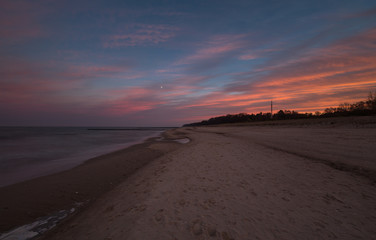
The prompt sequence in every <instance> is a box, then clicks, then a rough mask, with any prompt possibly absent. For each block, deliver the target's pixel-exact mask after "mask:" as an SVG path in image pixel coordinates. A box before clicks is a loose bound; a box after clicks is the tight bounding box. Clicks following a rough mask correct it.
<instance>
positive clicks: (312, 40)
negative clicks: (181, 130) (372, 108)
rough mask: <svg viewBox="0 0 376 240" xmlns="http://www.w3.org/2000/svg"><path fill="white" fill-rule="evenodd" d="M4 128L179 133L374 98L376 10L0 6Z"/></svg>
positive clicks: (17, 2)
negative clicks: (238, 116) (207, 122)
mask: <svg viewBox="0 0 376 240" xmlns="http://www.w3.org/2000/svg"><path fill="white" fill-rule="evenodd" d="M0 36H1V37H0V51H1V54H0V61H1V64H0V126H1V125H5V126H9V125H15V126H17V125H18V126H180V125H182V124H184V123H190V122H195V121H201V120H204V119H207V118H210V117H213V116H219V115H224V114H228V113H241V112H246V113H258V112H260V111H262V112H267V111H269V108H270V107H269V104H270V101H271V100H273V102H274V105H275V109H277V110H279V109H290V110H297V111H299V112H314V111H323V110H324V109H325V108H326V107H331V106H337V105H338V104H340V103H342V102H350V103H351V102H355V101H360V100H364V99H366V97H367V95H368V92H370V91H375V90H376V1H375V0H370V1H366V0H357V1H354V0H338V1H319V0H316V1H302V0H297V1H265V0H263V1H253V0H246V1H236V0H232V1H221V0H216V1H204V0H200V1H194V0H190V1H163V0H161V1H142V0H139V1H120V0H119V1H95V0H88V1H80V0H75V1H69V0H68V1H53V0H33V1H30V0H1V1H0Z"/></svg>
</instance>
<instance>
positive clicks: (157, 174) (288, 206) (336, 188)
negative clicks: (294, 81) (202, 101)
mask: <svg viewBox="0 0 376 240" xmlns="http://www.w3.org/2000/svg"><path fill="white" fill-rule="evenodd" d="M373 120H374V118H373ZM373 122H374V121H373ZM174 131H175V133H176V132H179V133H180V135H184V136H186V137H188V138H190V139H191V140H192V141H191V142H189V143H187V144H185V145H184V146H183V147H181V148H178V149H176V150H175V151H172V152H168V153H166V154H164V155H162V156H160V157H159V158H157V159H155V160H154V161H152V162H150V163H149V164H147V165H146V166H144V167H143V168H141V169H139V170H138V171H137V172H135V173H134V174H132V175H131V176H130V177H129V178H127V179H126V180H125V181H124V182H123V183H121V184H120V185H118V186H117V187H116V188H115V189H113V190H112V191H111V192H109V193H108V194H106V195H104V196H102V198H100V199H99V200H97V201H96V202H95V203H94V204H92V205H90V206H89V207H88V208H87V209H86V210H85V211H82V212H81V213H80V214H78V215H77V216H76V217H75V218H72V219H70V220H69V221H67V222H66V223H64V224H63V225H61V226H60V227H58V228H56V229H55V230H53V231H51V232H50V233H48V234H47V235H45V237H44V238H43V239H223V240H228V239H374V238H375V237H376V229H375V228H374V226H375V224H376V204H375V203H376V187H375V179H374V172H375V170H376V162H375V158H374V147H375V146H376V124H374V123H371V124H364V125H362V124H360V125H359V124H353V123H349V124H337V123H330V124H328V125H325V124H324V125H321V124H319V125H317V124H313V125H312V124H311V125H307V126H303V125H302V126H299V127H297V126H294V125H284V126H282V125H277V126H270V125H265V126H241V127H239V126H221V127H197V128H183V129H178V130H174Z"/></svg>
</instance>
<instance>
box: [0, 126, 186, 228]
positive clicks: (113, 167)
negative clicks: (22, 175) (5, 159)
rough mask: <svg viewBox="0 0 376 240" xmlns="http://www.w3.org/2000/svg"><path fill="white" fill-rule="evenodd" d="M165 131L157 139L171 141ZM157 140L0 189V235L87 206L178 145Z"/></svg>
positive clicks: (169, 135)
mask: <svg viewBox="0 0 376 240" xmlns="http://www.w3.org/2000/svg"><path fill="white" fill-rule="evenodd" d="M168 131H171V130H167V131H165V132H163V133H161V135H160V136H164V138H166V139H167V140H168V139H174V136H173V135H171V134H169V133H168ZM160 136H159V137H160ZM159 137H151V138H148V139H146V140H144V141H143V142H142V143H138V144H134V145H131V146H128V147H126V148H124V149H120V150H117V151H114V152H110V153H107V154H104V155H100V156H98V157H94V158H91V159H88V160H86V161H85V162H83V163H82V164H80V165H78V166H76V167H73V168H71V169H68V170H65V171H62V172H58V173H54V174H51V175H47V176H41V177H37V178H34V179H30V180H27V181H23V182H19V183H15V184H12V185H8V186H4V187H1V188H0V196H2V197H1V198H0V233H6V232H8V231H10V230H12V229H14V228H16V227H20V226H23V225H25V224H29V223H32V222H34V221H35V220H36V219H38V218H41V217H45V216H48V215H50V214H52V213H54V212H56V211H60V210H64V209H71V208H73V207H75V208H76V207H77V205H82V206H81V207H80V208H85V207H86V206H87V205H90V204H91V203H92V202H94V201H95V199H96V198H98V197H99V196H101V195H103V194H104V193H105V192H108V191H110V190H111V189H113V188H114V187H115V186H117V185H118V184H119V183H121V182H123V181H124V180H125V179H126V178H128V177H129V176H130V175H132V174H133V173H134V172H136V171H137V170H138V169H140V168H142V167H143V166H145V165H146V164H148V163H149V162H151V161H152V160H153V159H155V158H157V157H159V156H161V155H163V154H164V153H166V152H169V151H173V150H174V149H176V148H178V147H179V145H180V144H179V143H176V142H172V141H162V142H159V141H156V139H157V138H159ZM156 145H158V146H156Z"/></svg>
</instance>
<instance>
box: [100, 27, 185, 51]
mask: <svg viewBox="0 0 376 240" xmlns="http://www.w3.org/2000/svg"><path fill="white" fill-rule="evenodd" d="M178 30H179V29H178V28H176V27H173V26H169V25H161V24H159V25H151V24H149V25H148V24H132V25H127V26H126V27H124V29H121V30H119V31H118V33H117V34H113V35H111V36H108V37H106V39H105V42H104V47H106V48H114V47H134V46H148V45H157V44H159V43H163V42H166V41H168V40H169V39H171V38H173V37H174V36H175V35H176V32H177V31H178Z"/></svg>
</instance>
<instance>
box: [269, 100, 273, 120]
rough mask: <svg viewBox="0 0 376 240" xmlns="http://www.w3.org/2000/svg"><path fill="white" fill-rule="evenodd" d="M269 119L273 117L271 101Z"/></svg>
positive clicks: (271, 102) (271, 103)
mask: <svg viewBox="0 0 376 240" xmlns="http://www.w3.org/2000/svg"><path fill="white" fill-rule="evenodd" d="M270 119H273V101H270Z"/></svg>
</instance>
